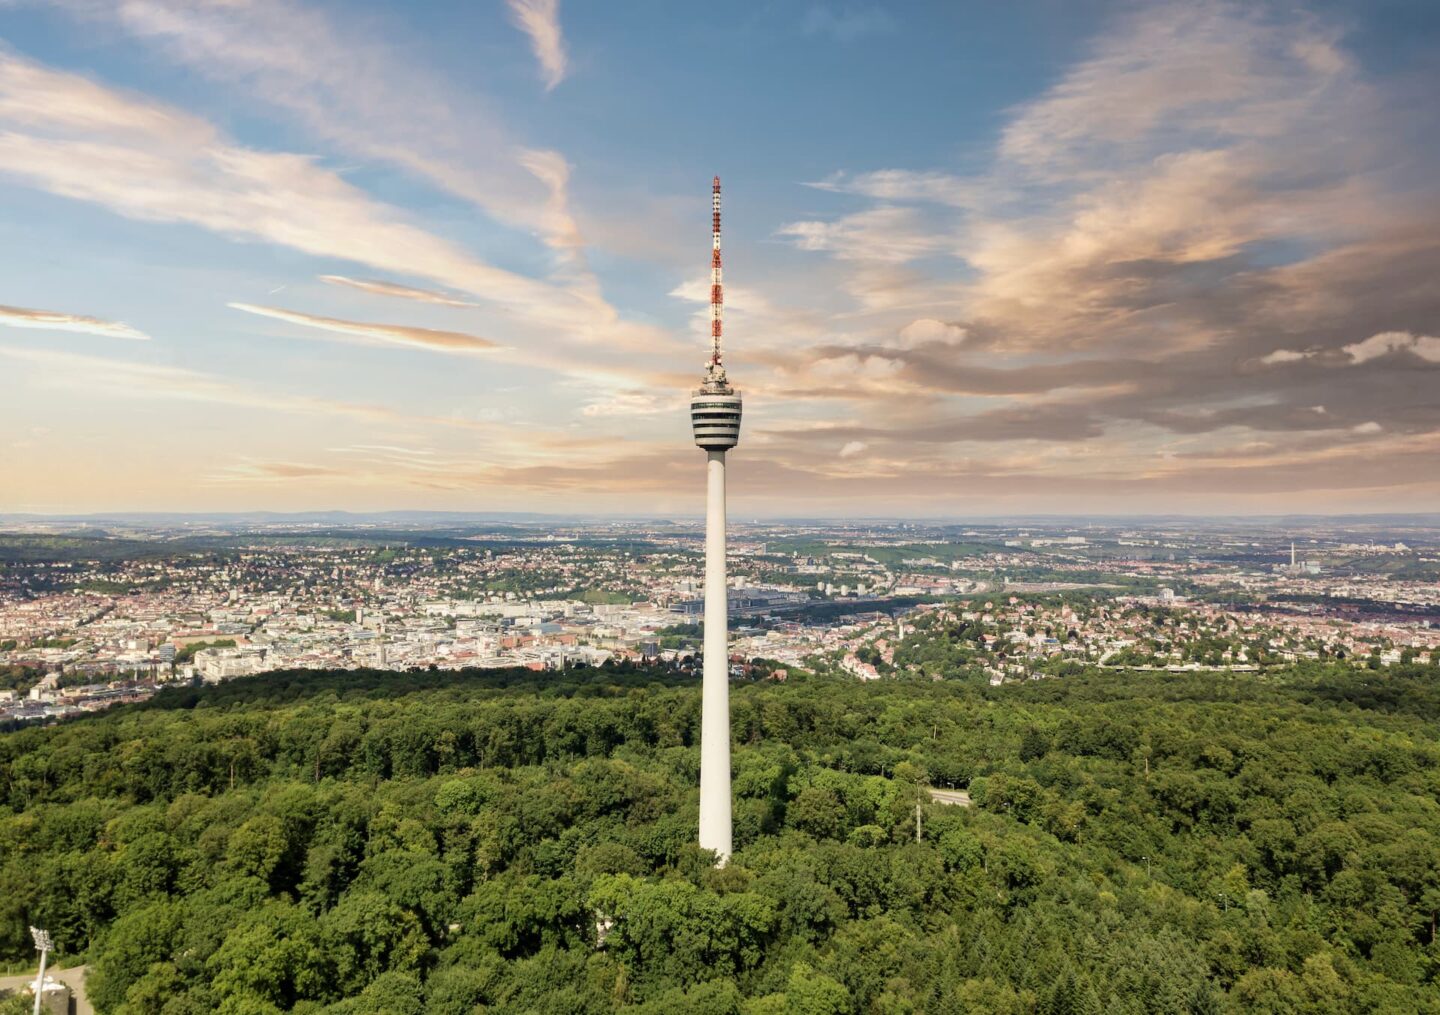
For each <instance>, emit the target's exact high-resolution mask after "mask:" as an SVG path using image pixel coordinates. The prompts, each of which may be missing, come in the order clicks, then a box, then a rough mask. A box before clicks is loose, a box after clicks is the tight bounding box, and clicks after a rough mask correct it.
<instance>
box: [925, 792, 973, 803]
mask: <svg viewBox="0 0 1440 1015" xmlns="http://www.w3.org/2000/svg"><path fill="white" fill-rule="evenodd" d="M930 799H931V800H934V801H935V802H936V803H937V804H954V805H955V806H956V807H969V806H970V794H969V793H968V792H966V791H965V790H963V789H931V790H930Z"/></svg>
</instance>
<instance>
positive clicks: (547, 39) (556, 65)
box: [505, 0, 568, 91]
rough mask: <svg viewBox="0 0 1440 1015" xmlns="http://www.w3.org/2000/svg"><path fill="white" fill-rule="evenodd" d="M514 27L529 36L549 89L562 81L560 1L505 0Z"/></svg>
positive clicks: (563, 72)
mask: <svg viewBox="0 0 1440 1015" xmlns="http://www.w3.org/2000/svg"><path fill="white" fill-rule="evenodd" d="M505 2H506V3H507V4H508V5H509V7H510V18H511V20H513V21H514V22H515V25H516V27H518V28H519V29H520V30H521V31H523V32H524V33H525V34H526V35H528V36H530V48H531V49H533V50H534V51H535V59H536V60H537V61H539V63H540V71H541V74H542V75H543V76H544V78H545V90H546V91H549V90H550V89H552V88H554V87H555V86H556V85H558V84H559V83H560V82H561V81H564V80H565V74H566V71H567V68H568V61H567V58H566V55H565V39H564V36H563V35H562V34H561V31H560V3H559V0H505Z"/></svg>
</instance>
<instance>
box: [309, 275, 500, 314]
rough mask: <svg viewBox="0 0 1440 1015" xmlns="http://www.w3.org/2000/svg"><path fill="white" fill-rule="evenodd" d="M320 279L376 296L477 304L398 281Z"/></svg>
mask: <svg viewBox="0 0 1440 1015" xmlns="http://www.w3.org/2000/svg"><path fill="white" fill-rule="evenodd" d="M320 281H322V282H329V283H330V284H331V285H344V286H350V287H351V288H352V289H360V290H363V291H364V292H367V293H375V294H376V295H378V296H394V297H397V298H399V299H403V300H416V301H418V302H420V303H438V304H440V305H441V306H445V307H473V306H477V304H475V303H471V302H470V301H469V300H461V299H456V298H455V297H453V296H447V295H445V294H444V293H437V292H434V291H433V290H430V289H416V288H415V287H414V286H408V285H401V284H399V283H398V282H385V281H381V280H378V279H368V278H348V277H346V276H344V275H321V276H320Z"/></svg>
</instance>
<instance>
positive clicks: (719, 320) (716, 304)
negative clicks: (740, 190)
mask: <svg viewBox="0 0 1440 1015" xmlns="http://www.w3.org/2000/svg"><path fill="white" fill-rule="evenodd" d="M710 222H711V251H710V372H711V373H712V374H717V373H718V374H720V376H721V377H722V378H723V376H724V367H723V366H722V365H721V361H720V360H721V348H720V339H721V336H722V332H723V331H724V316H725V286H724V283H723V282H722V281H721V278H720V177H718V176H717V177H715V185H714V192H713V194H712V197H711V202H710Z"/></svg>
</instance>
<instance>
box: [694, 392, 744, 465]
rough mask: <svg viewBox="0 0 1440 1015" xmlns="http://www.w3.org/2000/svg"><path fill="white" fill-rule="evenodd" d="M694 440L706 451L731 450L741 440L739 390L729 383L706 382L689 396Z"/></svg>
mask: <svg viewBox="0 0 1440 1015" xmlns="http://www.w3.org/2000/svg"><path fill="white" fill-rule="evenodd" d="M690 426H691V428H692V429H693V430H694V431H695V444H696V446H697V447H701V448H704V449H705V450H706V451H728V450H730V449H731V448H733V447H734V446H735V445H736V444H738V443H739V442H740V392H738V391H735V390H734V389H732V388H731V387H730V386H729V385H728V384H727V385H725V386H723V387H721V386H719V385H708V384H707V385H706V386H704V387H702V388H699V389H697V390H696V392H695V394H694V395H692V396H691V398H690Z"/></svg>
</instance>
